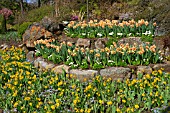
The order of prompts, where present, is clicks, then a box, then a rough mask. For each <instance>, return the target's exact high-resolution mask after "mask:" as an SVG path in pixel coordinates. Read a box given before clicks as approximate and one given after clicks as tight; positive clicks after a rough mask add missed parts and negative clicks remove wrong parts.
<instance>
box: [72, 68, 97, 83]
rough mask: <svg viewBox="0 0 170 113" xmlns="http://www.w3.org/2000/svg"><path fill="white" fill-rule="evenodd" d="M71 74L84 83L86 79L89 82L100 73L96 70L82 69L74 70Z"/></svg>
mask: <svg viewBox="0 0 170 113" xmlns="http://www.w3.org/2000/svg"><path fill="white" fill-rule="evenodd" d="M69 74H72V75H74V76H76V78H77V79H78V80H80V81H84V79H86V80H89V79H92V78H93V77H94V76H96V75H98V74H99V73H98V71H96V70H80V69H72V70H70V72H69Z"/></svg>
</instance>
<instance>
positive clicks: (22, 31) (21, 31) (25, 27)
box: [18, 22, 32, 38]
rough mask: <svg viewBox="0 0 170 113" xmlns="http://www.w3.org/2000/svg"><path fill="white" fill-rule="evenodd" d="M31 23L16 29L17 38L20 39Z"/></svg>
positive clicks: (25, 23)
mask: <svg viewBox="0 0 170 113" xmlns="http://www.w3.org/2000/svg"><path fill="white" fill-rule="evenodd" d="M31 24H32V22H24V23H23V24H21V25H20V26H19V27H18V37H20V38H22V35H23V34H24V32H25V30H26V29H27V28H28V26H29V25H31Z"/></svg>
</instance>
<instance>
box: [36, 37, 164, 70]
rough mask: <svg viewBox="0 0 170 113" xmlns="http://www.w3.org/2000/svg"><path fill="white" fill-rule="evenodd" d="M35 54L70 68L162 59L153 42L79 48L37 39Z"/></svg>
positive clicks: (97, 67) (147, 62) (146, 62)
mask: <svg viewBox="0 0 170 113" xmlns="http://www.w3.org/2000/svg"><path fill="white" fill-rule="evenodd" d="M35 44H36V56H42V57H43V58H45V59H48V60H49V61H53V62H54V63H56V64H60V63H63V62H64V63H65V64H66V65H69V66H70V67H71V68H82V69H87V68H92V69H101V68H105V67H109V66H127V65H149V64H150V63H160V62H162V60H163V58H162V57H161V54H160V51H159V50H158V49H157V48H156V46H155V45H151V44H150V43H144V44H141V45H137V44H134V45H129V44H120V45H118V44H116V43H114V42H113V44H112V45H111V46H110V47H106V48H104V49H89V48H80V47H77V46H75V45H73V44H72V43H70V42H68V43H65V42H63V43H61V44H59V42H57V40H54V39H49V40H38V41H36V42H35Z"/></svg>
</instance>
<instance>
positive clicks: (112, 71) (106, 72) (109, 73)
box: [100, 67, 130, 80]
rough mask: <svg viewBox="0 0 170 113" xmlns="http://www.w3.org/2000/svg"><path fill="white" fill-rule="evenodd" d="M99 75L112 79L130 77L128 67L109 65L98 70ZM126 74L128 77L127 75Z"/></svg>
mask: <svg viewBox="0 0 170 113" xmlns="http://www.w3.org/2000/svg"><path fill="white" fill-rule="evenodd" d="M100 75H101V76H103V77H107V78H112V80H118V79H120V80H123V79H126V78H130V68H124V67H109V68H105V69H101V70H100ZM127 76H128V77H127Z"/></svg>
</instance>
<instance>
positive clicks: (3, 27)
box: [2, 16, 7, 33]
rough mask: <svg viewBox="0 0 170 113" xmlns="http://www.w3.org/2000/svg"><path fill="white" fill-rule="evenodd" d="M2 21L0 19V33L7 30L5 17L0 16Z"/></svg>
mask: <svg viewBox="0 0 170 113" xmlns="http://www.w3.org/2000/svg"><path fill="white" fill-rule="evenodd" d="M2 17H3V19H2V33H5V32H6V31H7V28H6V18H5V16H2Z"/></svg>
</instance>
